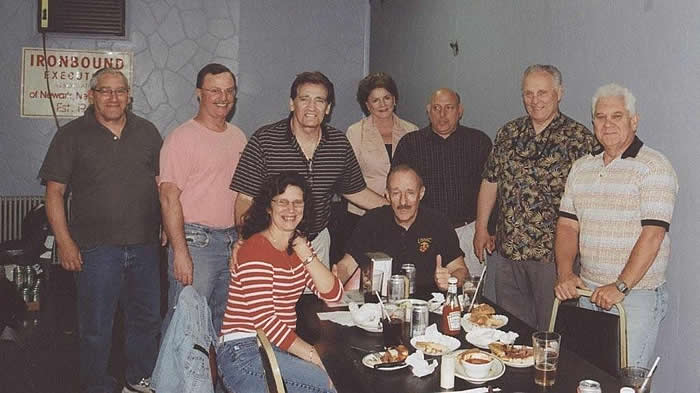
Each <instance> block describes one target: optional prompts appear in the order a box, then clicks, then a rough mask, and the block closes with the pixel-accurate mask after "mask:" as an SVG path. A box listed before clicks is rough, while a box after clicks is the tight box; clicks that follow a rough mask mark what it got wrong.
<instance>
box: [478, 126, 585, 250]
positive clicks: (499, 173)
mask: <svg viewBox="0 0 700 393" xmlns="http://www.w3.org/2000/svg"><path fill="white" fill-rule="evenodd" d="M598 148H599V145H598V141H597V140H596V139H595V136H594V135H593V133H591V131H589V130H588V129H587V128H586V127H584V126H583V125H582V124H580V123H577V122H576V121H574V120H572V119H571V118H569V117H568V116H566V115H564V114H562V113H558V114H557V115H556V117H555V118H554V119H552V121H551V122H550V123H549V125H548V126H547V127H546V128H545V129H544V130H542V131H541V132H540V133H539V134H536V133H535V129H534V128H533V126H532V121H530V117H529V116H523V117H520V118H518V119H515V120H512V121H510V122H508V123H506V124H505V125H504V126H503V127H502V128H501V129H500V130H498V133H497V134H496V143H495V145H494V149H493V151H492V152H491V155H490V156H489V159H488V162H487V163H486V168H485V169H484V175H483V177H484V178H485V179H486V180H487V181H489V182H491V183H497V184H498V203H499V212H498V217H497V220H496V221H497V224H496V247H497V248H498V251H499V253H500V254H501V255H503V256H504V257H506V258H508V259H511V260H514V261H524V260H543V261H552V260H553V258H552V255H551V254H552V250H553V248H554V227H555V224H556V219H557V211H558V208H559V203H560V201H561V195H562V193H563V192H564V187H565V185H566V177H567V175H568V174H569V170H570V169H571V164H572V163H573V162H574V161H576V160H577V159H578V158H580V157H582V156H584V155H586V154H588V153H590V152H592V151H594V150H597V149H598Z"/></svg>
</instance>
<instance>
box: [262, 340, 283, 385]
mask: <svg viewBox="0 0 700 393" xmlns="http://www.w3.org/2000/svg"><path fill="white" fill-rule="evenodd" d="M257 335H258V349H259V350H260V358H261V359H262V364H263V369H264V370H265V379H266V380H267V391H268V392H269V393H286V389H285V388H284V382H282V373H281V372H280V368H279V365H278V364H277V358H276V357H275V353H274V351H273V350H272V345H271V344H270V341H269V340H268V339H267V336H265V332H263V330H262V329H257Z"/></svg>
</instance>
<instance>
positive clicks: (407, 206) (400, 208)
mask: <svg viewBox="0 0 700 393" xmlns="http://www.w3.org/2000/svg"><path fill="white" fill-rule="evenodd" d="M396 208H397V209H398V210H407V209H410V208H411V205H398V206H396Z"/></svg>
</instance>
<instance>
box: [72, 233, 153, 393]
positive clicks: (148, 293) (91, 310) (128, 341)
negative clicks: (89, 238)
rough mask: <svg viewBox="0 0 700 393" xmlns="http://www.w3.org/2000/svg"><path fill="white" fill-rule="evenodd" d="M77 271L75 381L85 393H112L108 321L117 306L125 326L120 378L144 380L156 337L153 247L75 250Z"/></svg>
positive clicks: (109, 322) (110, 337)
mask: <svg viewBox="0 0 700 393" xmlns="http://www.w3.org/2000/svg"><path fill="white" fill-rule="evenodd" d="M80 254H81V255H82V258H83V269H82V271H81V272H79V273H77V293H78V329H79V333H80V383H81V388H82V389H83V390H85V391H87V392H90V393H92V392H100V393H105V392H110V393H111V392H112V390H113V388H114V384H115V380H114V378H112V377H110V376H108V375H107V363H108V361H109V354H110V347H111V344H112V323H113V322H114V313H115V311H116V309H117V305H119V306H120V307H121V309H122V311H123V313H124V325H125V327H126V335H125V352H126V362H127V366H126V380H127V382H129V383H130V384H136V383H138V382H139V381H140V380H141V378H144V377H150V376H151V372H152V371H153V366H154V365H155V362H156V357H157V356H158V334H159V333H160V274H159V266H158V265H159V263H158V259H159V246H158V245H155V244H154V245H133V246H98V247H95V248H90V249H83V250H81V251H80Z"/></svg>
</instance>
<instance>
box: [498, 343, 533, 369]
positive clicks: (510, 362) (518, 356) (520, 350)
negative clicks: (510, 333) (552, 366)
mask: <svg viewBox="0 0 700 393" xmlns="http://www.w3.org/2000/svg"><path fill="white" fill-rule="evenodd" d="M489 349H490V350H491V352H492V353H493V354H494V355H496V357H498V358H499V359H501V360H503V363H505V365H506V366H510V367H515V368H527V367H532V366H533V365H534V364H535V357H534V352H533V349H532V347H530V346H527V345H512V344H503V343H500V342H495V343H491V344H489Z"/></svg>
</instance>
